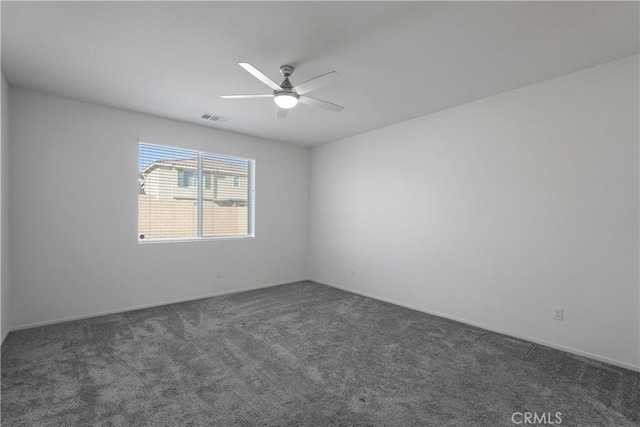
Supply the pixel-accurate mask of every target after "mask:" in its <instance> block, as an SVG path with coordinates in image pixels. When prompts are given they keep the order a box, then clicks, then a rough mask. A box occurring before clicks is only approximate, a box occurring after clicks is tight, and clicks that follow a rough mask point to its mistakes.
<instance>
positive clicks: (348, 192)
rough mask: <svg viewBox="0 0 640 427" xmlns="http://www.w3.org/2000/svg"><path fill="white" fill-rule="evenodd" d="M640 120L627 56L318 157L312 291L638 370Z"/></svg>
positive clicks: (314, 164) (327, 148)
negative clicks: (337, 290) (343, 294)
mask: <svg viewBox="0 0 640 427" xmlns="http://www.w3.org/2000/svg"><path fill="white" fill-rule="evenodd" d="M638 115H639V109H638V56H634V57H630V58H626V59H623V60H620V61H616V62H612V63H608V64H604V65H601V66H598V67H595V68H591V69H588V70H585V71H581V72H578V73H574V74H570V75H567V76H564V77H561V78H557V79H553V80H549V81H545V82H542V83H539V84H535V85H532V86H528V87H524V88H521V89H517V90H513V91H510V92H507V93H503V94H500V95H497V96H494V97H491V98H487V99H483V100H480V101H477V102H473V103H470V104H466V105H463V106H460V107H456V108H452V109H450V110H446V111H442V112H439V113H436V114H432V115H428V116H425V117H420V118H417V119H413V120H410V121H407V122H403V123H400V124H397V125H394V126H389V127H386V128H383V129H379V130H376V131H372V132H369V133H366V134H362V135H358V136H355V137H351V138H347V139H344V140H340V141H337V142H334V143H331V144H327V145H323V146H320V147H317V148H314V149H313V150H312V154H311V185H310V194H311V199H310V224H309V226H310V231H309V240H310V246H309V274H310V278H311V279H314V280H317V281H319V282H322V283H326V284H329V285H333V286H337V287H342V288H345V289H348V290H351V291H355V292H360V293H364V294H368V295H371V296H374V297H377V298H380V299H386V300H390V301H395V302H398V303H401V304H405V305H410V306H413V307H416V308H418V309H421V310H424V311H428V312H433V313H440V314H442V315H444V316H447V317H451V318H457V319H461V320H463V321H466V322H469V323H473V324H477V325H483V326H485V327H487V328H490V329H493V330H498V331H504V332H505V333H507V334H511V335H515V336H519V337H526V338H529V339H532V340H537V341H539V342H546V343H549V344H551V345H553V346H556V347H560V348H564V349H569V350H571V351H574V352H577V353H582V354H589V355H591V356H592V357H596V358H599V359H601V360H605V361H610V362H612V363H616V364H619V365H622V366H626V367H629V368H634V369H638V367H639V366H640V363H639V359H640V355H639V348H640V342H639V339H640V330H639V324H640V316H639V301H640V296H639V285H638V283H639V277H638V259H639V258H638V257H639V251H638V231H639V230H638V228H639V227H638V219H639V208H638V197H639V184H638V154H639V153H638V138H639V131H638ZM351 269H353V270H354V275H353V276H352V275H351V273H350V270H351ZM556 306H558V307H563V308H564V314H565V320H564V321H556V320H553V319H552V312H553V307H556Z"/></svg>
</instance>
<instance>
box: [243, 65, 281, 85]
mask: <svg viewBox="0 0 640 427" xmlns="http://www.w3.org/2000/svg"><path fill="white" fill-rule="evenodd" d="M238 65H240V66H241V67H242V68H244V69H245V70H247V72H249V74H251V75H252V76H253V77H255V78H256V79H258V80H260V81H261V82H262V83H264V84H266V85H267V86H269V87H270V88H271V89H273V90H282V88H281V87H280V86H279V85H278V84H277V83H276V82H274V81H273V80H271V79H270V78H269V77H267V76H265V75H264V74H262V72H261V71H260V70H258V69H257V68H256V67H254V66H253V65H251V64H249V63H248V62H238Z"/></svg>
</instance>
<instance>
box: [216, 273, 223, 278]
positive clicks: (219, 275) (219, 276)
mask: <svg viewBox="0 0 640 427" xmlns="http://www.w3.org/2000/svg"><path fill="white" fill-rule="evenodd" d="M216 278H218V279H222V271H218V274H216Z"/></svg>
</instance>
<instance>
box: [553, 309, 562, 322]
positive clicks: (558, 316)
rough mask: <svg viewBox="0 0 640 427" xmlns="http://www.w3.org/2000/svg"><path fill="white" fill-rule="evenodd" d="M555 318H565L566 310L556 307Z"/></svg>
mask: <svg viewBox="0 0 640 427" xmlns="http://www.w3.org/2000/svg"><path fill="white" fill-rule="evenodd" d="M553 318H554V319H555V320H563V318H564V310H563V309H562V308H561V307H555V308H554V309H553Z"/></svg>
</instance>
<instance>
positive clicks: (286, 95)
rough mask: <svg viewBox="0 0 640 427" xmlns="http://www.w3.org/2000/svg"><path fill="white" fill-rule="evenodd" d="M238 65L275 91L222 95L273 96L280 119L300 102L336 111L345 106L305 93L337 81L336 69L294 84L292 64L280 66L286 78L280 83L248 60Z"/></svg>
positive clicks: (245, 96)
mask: <svg viewBox="0 0 640 427" xmlns="http://www.w3.org/2000/svg"><path fill="white" fill-rule="evenodd" d="M238 65H240V66H241V67H242V68H244V69H245V70H247V72H249V74H251V75H252V76H253V77H255V78H256V79H258V80H260V81H261V82H262V83H264V84H266V85H267V86H269V87H270V88H271V89H273V93H266V94H258V95H222V97H223V98H225V99H244V98H273V100H274V102H275V103H276V105H277V106H278V113H277V116H278V118H279V119H283V118H285V117H286V116H287V111H289V109H291V108H293V107H295V106H296V105H297V104H298V102H300V103H301V104H306V105H310V106H312V107H320V108H324V109H325V110H330V111H336V112H340V111H342V109H343V108H344V107H342V106H340V105H337V104H333V103H331V102H327V101H323V100H321V99H317V98H312V97H310V96H306V95H305V94H306V93H308V92H311V91H314V90H316V89H320V88H321V87H323V86H326V85H328V84H329V83H333V82H334V81H336V80H337V79H338V73H336V72H335V71H332V72H330V73H327V74H323V75H321V76H318V77H316V78H313V79H311V80H308V81H306V82H304V83H301V84H299V85H297V86H293V85H292V84H291V82H290V81H289V77H290V76H291V74H293V67H292V66H291V65H283V66H281V67H280V73H282V76H283V77H284V80H283V81H282V83H281V84H279V85H278V84H277V83H276V82H274V81H273V80H271V79H270V78H269V77H267V76H265V75H264V74H263V73H262V72H260V70H258V69H257V68H256V67H254V66H253V65H251V64H249V63H247V62H239V63H238Z"/></svg>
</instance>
